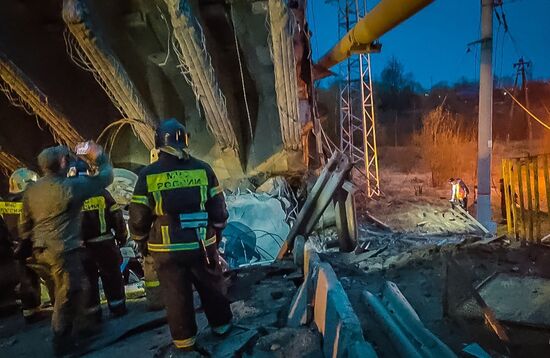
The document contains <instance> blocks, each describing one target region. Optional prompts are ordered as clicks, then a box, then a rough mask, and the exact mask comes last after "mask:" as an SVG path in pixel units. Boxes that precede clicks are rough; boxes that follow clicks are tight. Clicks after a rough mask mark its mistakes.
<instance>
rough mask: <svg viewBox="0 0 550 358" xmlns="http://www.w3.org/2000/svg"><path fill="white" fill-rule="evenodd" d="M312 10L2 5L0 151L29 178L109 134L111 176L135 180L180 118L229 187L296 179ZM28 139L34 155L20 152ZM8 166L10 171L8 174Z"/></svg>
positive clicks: (98, 3)
mask: <svg viewBox="0 0 550 358" xmlns="http://www.w3.org/2000/svg"><path fill="white" fill-rule="evenodd" d="M304 4H305V2H304ZM304 4H301V3H300V2H292V4H291V6H292V8H289V6H287V4H286V1H283V0H269V1H245V0H242V1H232V2H225V1H220V0H212V1H210V0H209V1H183V0H154V1H143V0H123V1H116V2H113V1H103V0H66V1H63V2H62V4H61V2H59V1H55V0H46V1H38V0H27V1H17V2H10V3H7V4H3V5H2V11H1V12H0V22H1V25H0V52H1V53H2V56H0V78H1V79H2V81H0V82H1V83H2V91H3V92H4V93H5V94H6V96H5V97H4V96H2V98H1V99H0V116H1V117H0V118H1V119H2V120H0V130H1V132H2V135H1V137H0V145H1V150H2V152H3V153H9V154H10V155H11V156H13V157H15V158H17V160H19V161H20V162H22V163H24V164H26V165H30V166H33V165H34V158H35V157H36V154H37V153H38V152H39V150H40V149H41V148H42V147H44V146H45V145H49V144H53V143H54V142H55V143H63V144H69V145H74V142H75V140H73V139H74V138H77V139H78V140H80V139H81V138H98V137H99V136H100V134H102V132H103V131H104V129H105V128H107V129H106V130H105V133H103V135H102V136H101V138H102V139H103V141H104V142H105V143H107V144H108V145H109V146H110V147H111V149H112V150H111V152H112V159H113V162H114V164H115V165H116V166H120V167H124V168H128V169H137V168H139V167H141V166H143V165H146V164H148V163H149V150H150V149H152V148H153V146H154V142H153V135H152V128H154V127H155V126H156V124H157V123H158V122H159V121H160V120H161V119H163V118H169V117H176V118H178V119H180V120H182V121H184V122H185V124H186V125H187V127H188V129H189V131H190V147H191V148H192V152H193V154H194V155H196V156H197V157H199V158H201V159H204V160H206V161H208V162H210V163H212V165H213V167H214V169H215V170H216V172H217V173H218V175H219V176H220V177H221V178H227V177H242V176H247V175H250V174H254V173H257V172H284V171H289V170H291V168H292V170H300V168H304V166H303V165H302V159H301V156H302V153H301V146H302V144H301V143H302V142H301V124H300V117H303V118H306V116H307V115H308V114H307V113H306V112H308V111H309V110H310V109H309V107H308V89H307V88H306V87H307V86H306V85H305V82H304V80H303V79H302V78H301V76H302V72H306V71H305V70H304V71H302V68H303V67H304V66H302V62H303V60H304V59H305V58H306V57H307V56H308V54H309V48H308V45H307V42H306V41H305V40H306V38H305V37H304V36H303V35H304V34H303V31H304V27H303V24H304V9H303V7H302V8H300V7H301V6H303V5H304ZM295 48H297V49H298V50H296V51H295ZM29 54H36V57H34V56H29ZM308 61H309V60H308ZM300 101H302V105H301V106H300ZM12 105H15V106H18V107H22V108H23V109H24V110H25V111H19V110H17V109H15V108H14V106H12ZM300 108H302V109H301V112H302V113H300ZM32 117H36V121H35V120H34V118H32ZM16 121H17V123H21V126H13V125H12V123H14V122H16ZM48 132H49V133H48ZM50 133H51V135H50ZM25 138H27V139H28V138H32V140H29V142H32V143H29V144H28V145H27V146H21V145H20V144H21V141H22V140H23V141H24V140H25ZM10 163H11V164H10ZM10 163H8V162H5V161H4V160H3V161H2V164H4V165H3V166H4V167H6V166H8V169H9V170H11V169H12V168H11V166H13V161H12V162H10Z"/></svg>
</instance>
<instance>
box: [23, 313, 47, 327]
mask: <svg viewBox="0 0 550 358" xmlns="http://www.w3.org/2000/svg"><path fill="white" fill-rule="evenodd" d="M49 317H50V315H49V314H48V313H47V312H44V311H37V312H35V313H33V314H31V315H29V316H25V317H24V318H25V323H26V324H33V323H37V322H40V321H43V320H45V319H47V318H49Z"/></svg>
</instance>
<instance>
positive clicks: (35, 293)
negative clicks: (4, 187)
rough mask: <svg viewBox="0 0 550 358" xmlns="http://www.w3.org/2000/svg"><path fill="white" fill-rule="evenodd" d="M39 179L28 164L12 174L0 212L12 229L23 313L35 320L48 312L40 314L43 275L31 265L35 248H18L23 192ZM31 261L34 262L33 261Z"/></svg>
mask: <svg viewBox="0 0 550 358" xmlns="http://www.w3.org/2000/svg"><path fill="white" fill-rule="evenodd" d="M36 180H38V175H37V174H36V173H35V172H33V171H32V170H29V169H27V168H19V169H17V170H15V171H14V172H13V173H12V175H11V176H10V178H9V196H8V197H7V200H6V201H0V215H1V216H2V217H3V218H4V221H5V223H6V226H7V228H8V231H9V237H10V240H11V243H12V248H13V249H16V250H15V252H13V255H14V258H15V259H16V263H17V270H18V273H19V282H20V283H19V297H20V299H21V306H22V309H23V317H24V318H25V321H26V322H27V323H32V322H35V321H37V320H39V319H40V318H44V317H45V316H44V315H41V314H40V304H41V302H40V277H39V275H38V274H37V273H36V272H35V271H34V270H33V269H31V268H30V267H29V265H28V263H27V260H29V257H30V256H31V254H32V248H31V247H30V246H28V245H27V247H25V248H22V247H19V248H18V242H19V241H20V240H19V234H18V232H17V226H18V223H19V218H20V216H21V211H22V209H23V193H24V191H25V189H26V188H27V185H29V184H30V183H34V182H35V181H36ZM29 263H30V262H29Z"/></svg>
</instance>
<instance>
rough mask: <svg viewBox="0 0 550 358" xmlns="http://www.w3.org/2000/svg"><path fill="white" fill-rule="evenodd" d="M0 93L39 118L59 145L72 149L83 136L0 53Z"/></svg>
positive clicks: (36, 87) (34, 85)
mask: <svg viewBox="0 0 550 358" xmlns="http://www.w3.org/2000/svg"><path fill="white" fill-rule="evenodd" d="M0 80H1V81H0V82H2V83H0V91H2V92H3V93H4V94H5V95H6V97H7V98H8V100H9V101H10V103H11V104H13V105H14V106H16V107H20V108H22V109H23V110H25V111H26V112H27V113H28V114H31V115H36V116H38V117H39V118H40V119H42V120H43V121H44V123H46V125H47V126H48V128H49V129H50V132H51V133H52V135H53V137H54V139H55V141H56V142H58V143H61V144H64V145H68V146H70V147H71V148H74V146H75V145H76V144H77V143H78V142H82V141H83V137H82V136H81V135H80V134H79V133H78V131H77V130H76V129H75V128H74V127H73V126H72V125H71V123H70V121H69V119H68V118H67V117H65V115H63V113H61V111H60V110H58V109H57V108H56V107H55V106H54V105H53V104H52V103H51V101H50V99H49V98H48V96H46V94H44V92H42V91H41V90H40V88H39V87H38V86H37V85H36V84H35V83H34V82H33V81H32V80H31V79H30V78H29V77H28V76H27V75H26V74H25V73H24V72H23V71H21V69H19V68H18V67H17V66H16V65H15V64H14V63H13V62H11V61H10V60H9V59H8V57H7V56H6V55H5V54H4V53H2V52H0Z"/></svg>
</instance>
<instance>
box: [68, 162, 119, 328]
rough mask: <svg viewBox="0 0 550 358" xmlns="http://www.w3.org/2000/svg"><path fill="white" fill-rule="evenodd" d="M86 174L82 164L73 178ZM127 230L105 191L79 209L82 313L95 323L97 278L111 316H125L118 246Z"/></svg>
mask: <svg viewBox="0 0 550 358" xmlns="http://www.w3.org/2000/svg"><path fill="white" fill-rule="evenodd" d="M87 175H89V168H88V165H87V164H86V162H84V161H83V160H79V161H78V162H77V163H76V165H75V176H78V177H80V176H87ZM127 236H128V231H127V229H126V223H125V222H124V217H123V216H122V208H121V207H120V206H119V205H118V204H117V203H116V202H115V199H113V197H112V196H111V194H110V193H109V192H108V191H107V190H103V192H102V193H101V195H97V196H94V197H91V198H89V199H87V200H86V201H85V202H84V205H83V206H82V240H83V241H84V246H85V247H86V256H85V258H84V270H85V272H86V276H87V277H88V281H89V283H90V290H89V295H88V299H87V302H86V314H87V315H88V316H90V317H92V318H93V319H94V320H95V321H96V322H100V321H101V318H102V312H101V303H100V295H99V281H98V279H99V277H101V282H102V284H103V285H102V286H103V291H104V292H105V297H106V298H107V304H108V307H109V311H110V312H111V314H112V315H113V316H114V317H119V316H123V315H125V314H126V312H127V311H126V297H125V293H124V281H123V277H122V273H121V272H120V264H121V263H122V255H121V254H120V249H119V246H124V245H125V244H126V240H127Z"/></svg>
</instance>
